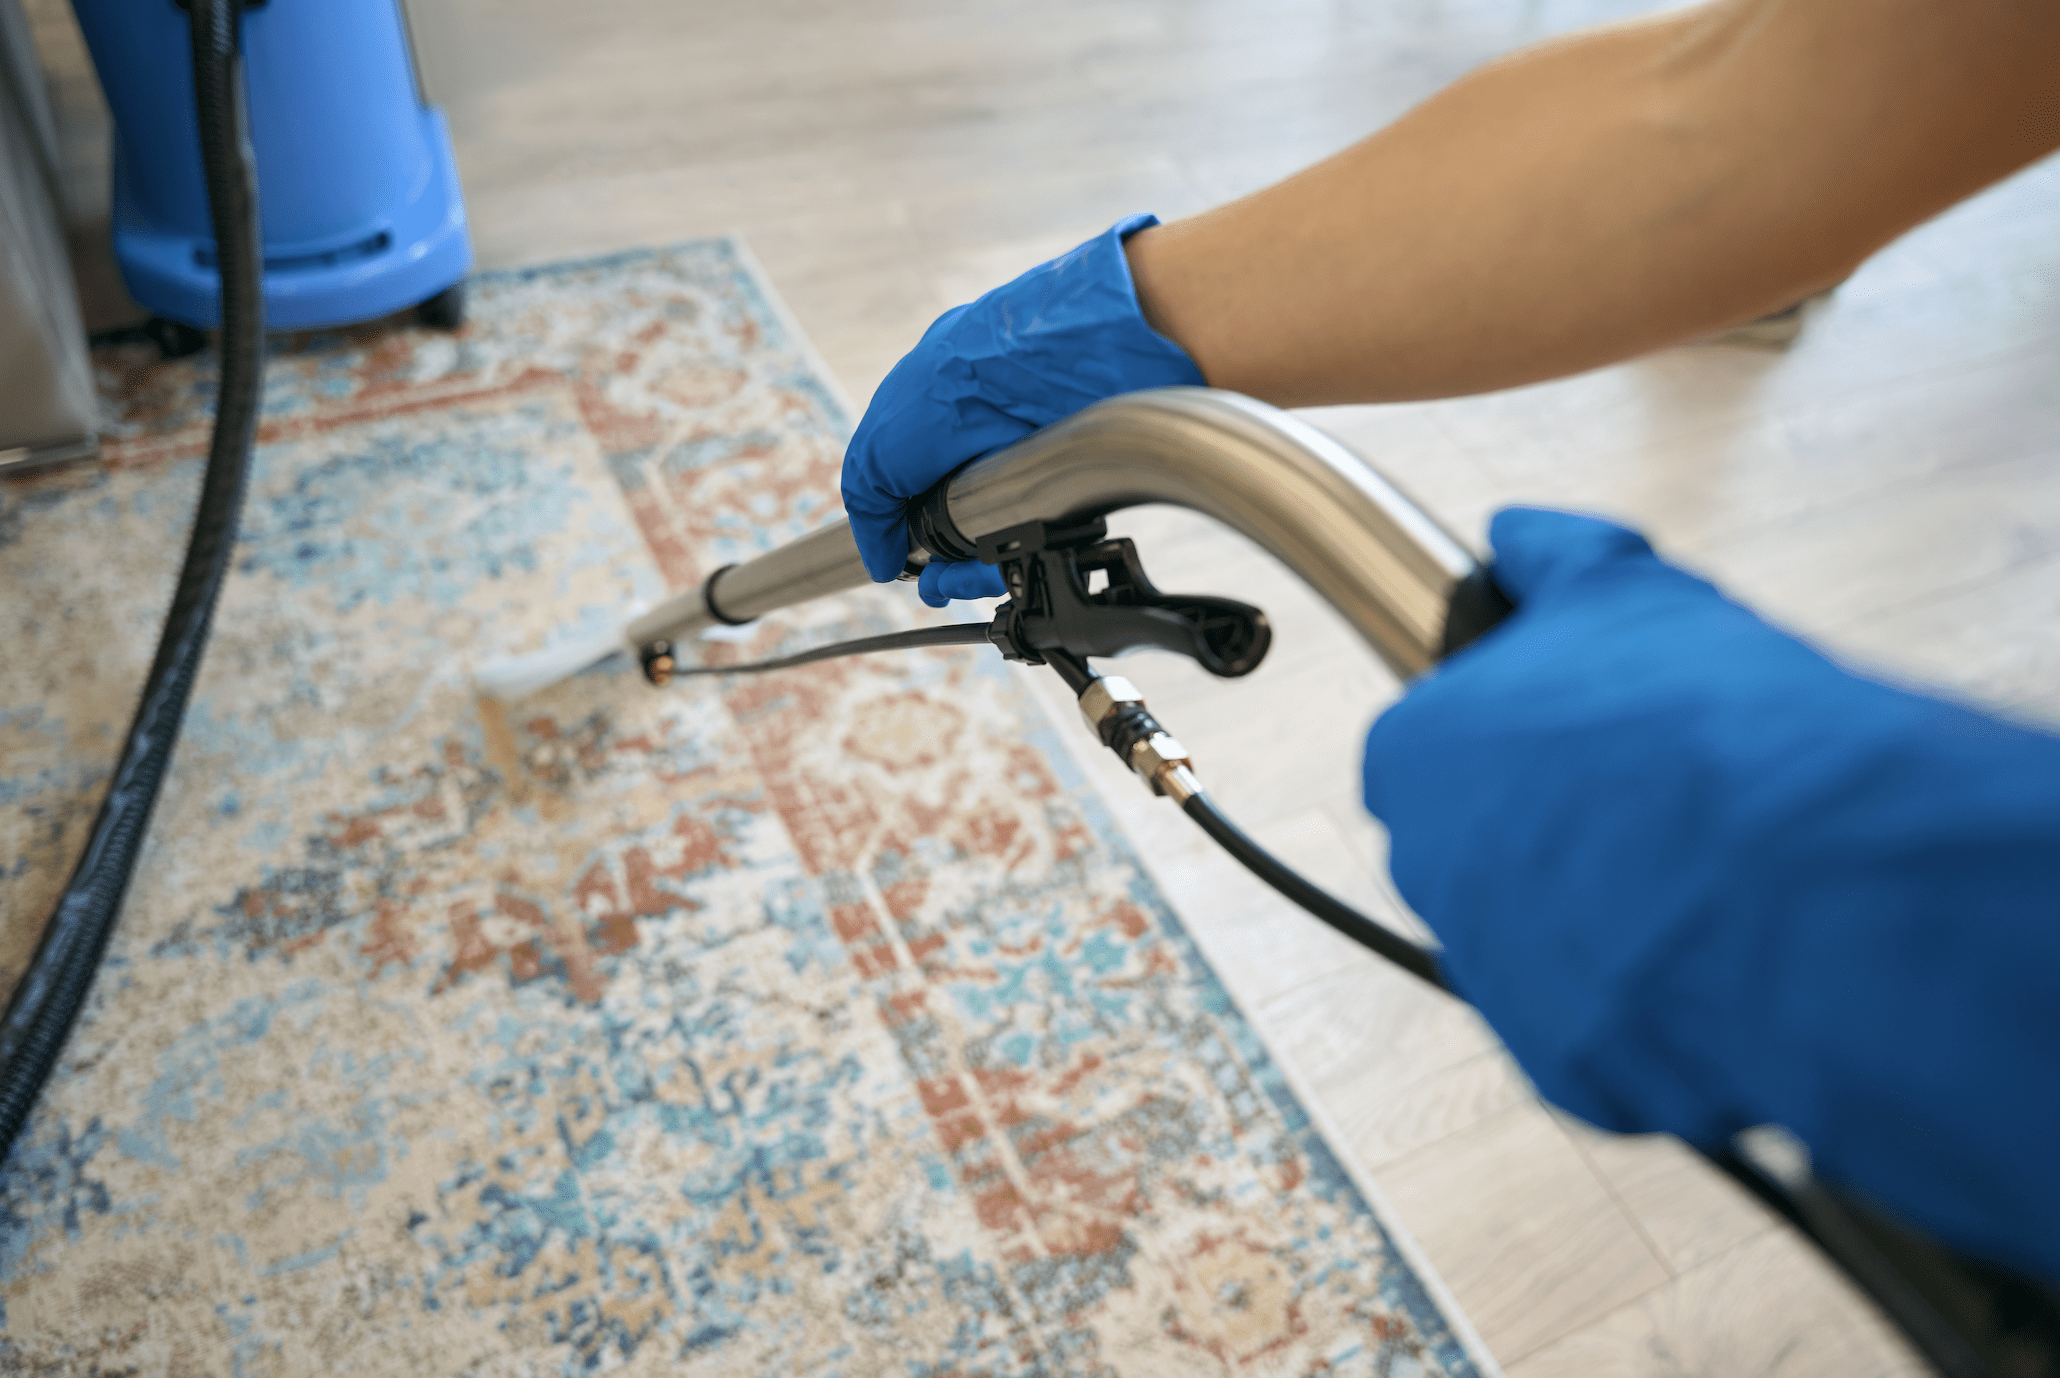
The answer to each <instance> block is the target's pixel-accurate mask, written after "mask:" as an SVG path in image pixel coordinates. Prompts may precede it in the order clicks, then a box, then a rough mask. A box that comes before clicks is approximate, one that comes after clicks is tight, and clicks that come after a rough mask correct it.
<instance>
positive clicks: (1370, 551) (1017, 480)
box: [628, 388, 1475, 678]
mask: <svg viewBox="0 0 2060 1378" xmlns="http://www.w3.org/2000/svg"><path fill="white" fill-rule="evenodd" d="M1157 502H1163V503H1171V504H1173V505H1175V506H1179V507H1187V508H1191V509H1193V510H1195V511H1197V512H1201V513H1204V514H1206V515H1208V516H1211V517H1214V518H1216V519H1217V520H1218V521H1220V522H1223V523H1224V524H1225V525H1227V526H1231V527H1234V528H1236V529H1237V530H1238V531H1241V532H1243V533H1244V534H1245V535H1247V536H1249V537H1251V538H1252V539H1253V540H1254V541H1257V542H1258V543H1259V544H1260V545H1261V546H1262V547H1264V548H1265V549H1266V550H1267V551H1269V552H1270V553H1272V554H1273V555H1274V556H1275V557H1276V558H1278V559H1279V560H1280V561H1281V562H1282V563H1283V564H1285V565H1287V567H1288V568H1290V569H1292V570H1293V571H1294V572H1295V573H1296V574H1298V575H1300V576H1301V577H1302V578H1303V579H1304V580H1306V581H1307V582H1308V583H1309V585H1310V586H1311V587H1312V588H1314V589H1315V590H1316V591H1317V592H1318V593H1319V594H1321V595H1322V596H1323V597H1324V598H1325V599H1327V600H1328V601H1329V602H1330V604H1331V605H1332V606H1333V607H1335V608H1336V609H1337V610H1338V611H1339V612H1341V613H1343V614H1344V616H1345V618H1346V620H1347V621H1349V622H1350V623H1351V624H1352V625H1353V627H1355V628H1356V629H1357V630H1358V632H1359V634H1360V635H1361V636H1362V637H1364V638H1365V639H1366V643H1367V645H1368V646H1370V647H1372V649H1373V650H1374V652H1375V653H1376V654H1377V655H1379V656H1380V658H1381V659H1382V660H1383V661H1385V662H1386V663H1387V664H1388V666H1389V668H1391V669H1392V670H1394V672H1395V673H1396V674H1397V675H1400V676H1402V677H1404V678H1408V677H1411V676H1414V675H1417V674H1420V673H1422V672H1423V671H1424V670H1426V669H1428V668H1429V667H1430V666H1431V665H1432V664H1433V663H1434V662H1435V661H1436V660H1437V658H1438V651H1439V645H1440V639H1441V638H1442V636H1443V634H1444V627H1445V617H1446V609H1447V607H1448V606H1449V604H1450V601H1451V596H1452V589H1453V587H1454V586H1455V585H1456V584H1457V583H1458V582H1459V581H1460V580H1461V579H1463V578H1465V577H1466V575H1467V574H1468V573H1470V572H1471V571H1472V570H1473V568H1474V566H1475V559H1474V556H1473V554H1472V552H1471V551H1469V550H1468V549H1467V548H1466V547H1465V546H1464V545H1463V544H1461V543H1460V542H1459V541H1458V540H1457V539H1456V538H1455V537H1453V536H1452V535H1451V534H1450V533H1448V532H1447V531H1446V530H1445V529H1444V528H1443V527H1441V526H1439V525H1438V524H1437V522H1435V521H1434V520H1432V519H1431V518H1430V517H1429V516H1427V515H1426V514H1425V513H1424V512H1423V510H1422V509H1420V508H1419V507H1417V506H1416V505H1415V504H1414V503H1412V502H1411V501H1410V500H1409V499H1408V498H1406V497H1404V496H1403V495H1402V494H1401V493H1400V492H1399V491H1398V490H1396V488H1395V487H1394V486H1393V485H1392V484H1390V483H1388V482H1387V480H1385V479H1383V478H1382V477H1381V476H1380V475H1379V474H1378V473H1376V472H1374V470H1373V468H1372V467H1371V466H1369V465H1368V464H1367V463H1366V462H1365V461H1364V460H1362V459H1360V458H1359V457H1358V456H1356V455H1354V454H1353V453H1351V451H1349V450H1347V449H1345V447H1344V446H1342V445H1340V444H1338V443H1337V442H1336V441H1335V440H1332V439H1331V438H1330V437H1329V436H1326V435H1324V434H1323V433H1322V432H1320V431H1318V430H1316V429H1315V428H1314V427H1312V426H1309V425H1307V424H1305V423H1303V422H1301V421H1298V420H1296V419H1295V418H1294V417H1292V416H1289V415H1288V414H1287V413H1285V412H1283V411H1279V410H1277V409H1276V408H1273V407H1269V406H1267V405H1266V404H1265V403H1263V402H1255V401H1253V400H1252V399H1250V398H1248V397H1241V396H1239V395H1238V394H1236V393H1230V392H1219V391H1215V390H1212V389H1209V388H1159V389H1155V390H1152V391H1149V392H1133V393H1126V394H1124V395H1123V396H1121V397H1113V398H1110V399H1109V400H1107V401H1105V402H1098V403H1096V404H1095V405H1094V406H1092V407H1089V408H1087V409H1086V410H1085V411H1081V412H1078V413H1076V414H1075V415H1073V416H1070V417H1068V418H1066V419H1065V420H1063V421H1060V422H1057V423H1056V424H1054V425H1051V426H1047V427H1045V428H1044V429H1043V430H1041V431H1038V432H1037V433H1036V434H1034V435H1031V436H1028V437H1026V438H1024V439H1023V440H1021V441H1019V442H1017V443H1016V444H1014V445H1011V446H1009V447H1008V448H1007V449H1005V450H998V451H996V452H995V453H993V454H991V455H988V456H987V457H985V458H984V459H980V460H976V461H974V462H973V463H972V464H969V465H967V466H966V467H965V468H964V469H962V470H960V471H959V473H958V474H956V475H955V476H954V477H953V478H952V479H951V481H950V483H949V484H948V485H947V486H946V490H945V515H946V516H947V517H948V518H949V521H950V524H951V526H953V527H955V528H956V529H957V532H958V533H959V534H960V535H962V536H963V537H965V538H966V543H967V545H968V546H971V545H974V544H977V543H978V542H979V541H980V540H981V539H982V538H983V537H986V536H991V535H994V534H995V533H997V532H1001V531H1005V530H1007V529H1008V528H1010V527H1013V526H1020V525H1022V524H1023V523H1025V522H1031V521H1053V522H1056V521H1064V520H1068V519H1085V518H1088V517H1098V516H1105V515H1107V514H1108V513H1111V512H1115V511H1119V510H1121V509H1123V508H1126V507H1136V506H1140V505H1143V504H1145V503H1157ZM933 553H936V552H930V551H918V552H917V553H916V554H915V558H916V559H917V560H918V561H920V560H923V559H927V558H928V557H929V556H930V555H931V554H933ZM866 582H867V576H866V572H865V566H864V565H863V564H862V563H861V562H860V560H859V557H858V547H857V546H856V545H855V544H854V543H853V542H852V539H851V532H850V528H849V526H848V525H847V524H846V523H844V522H839V523H837V524H836V525H835V526H831V527H825V528H823V529H822V530H820V531H816V532H812V533H811V534H809V535H807V536H805V537H803V538H802V539H800V540H799V541H796V542H794V543H793V544H791V545H788V546H784V547H782V548H781V549H778V550H774V551H771V552H769V553H767V554H765V555H761V556H759V557H758V558H756V559H754V560H751V561H749V562H748V563H746V564H742V565H737V566H734V567H732V568H729V569H727V570H723V571H720V572H718V573H717V574H716V575H715V576H714V577H713V578H711V579H710V580H709V581H708V583H707V585H706V586H705V587H704V588H703V589H702V590H699V591H696V592H692V593H687V594H683V595H681V596H680V597H678V598H675V599H673V600H672V601H671V602H669V603H667V604H665V605H664V606H662V607H659V608H657V609H654V610H653V611H652V612H650V613H648V614H646V615H645V616H644V617H642V618H640V619H638V621H637V622H635V623H634V624H632V626H631V627H630V629H629V634H628V635H629V639H630V641H631V643H632V644H633V645H634V646H637V647H642V646H644V645H646V644H648V643H650V642H652V641H654V640H658V639H666V640H671V641H678V640H681V639H683V638H685V637H687V636H690V635H692V634H693V633H695V632H697V631H700V630H702V629H704V628H706V627H709V626H712V625H715V624H716V623H718V622H745V621H749V620H751V619H753V618H756V617H761V616H763V615H765V614H766V613H769V612H772V611H774V610H776V609H778V608H783V607H787V606H790V605H792V604H794V603H798V602H802V601H805V600H807V599H809V598H816V597H821V596H822V595H824V594H828V593H836V592H839V591H841V590H844V589H848V588H857V587H859V586H861V585H863V584H865V583H866Z"/></svg>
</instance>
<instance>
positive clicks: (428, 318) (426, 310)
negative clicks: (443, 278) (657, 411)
mask: <svg viewBox="0 0 2060 1378" xmlns="http://www.w3.org/2000/svg"><path fill="white" fill-rule="evenodd" d="M415 319H416V320H418V321H420V322H422V324H424V325H426V326H428V327H430V328H431V329H432V330H456V329H457V328H458V327H459V326H461V325H463V324H465V284H464V282H463V281H462V280H461V281H458V282H454V283H452V284H451V285H450V286H448V287H446V288H444V289H443V290H442V291H441V292H438V293H437V294H436V295H435V296H433V297H431V298H429V300H427V301H425V302H423V303H422V304H421V305H420V306H418V307H416V308H415Z"/></svg>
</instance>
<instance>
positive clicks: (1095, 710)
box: [1080, 675, 1202, 804]
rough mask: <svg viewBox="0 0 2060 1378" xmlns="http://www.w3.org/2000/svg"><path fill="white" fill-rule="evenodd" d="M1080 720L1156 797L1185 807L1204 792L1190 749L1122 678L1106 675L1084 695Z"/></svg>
mask: <svg viewBox="0 0 2060 1378" xmlns="http://www.w3.org/2000/svg"><path fill="white" fill-rule="evenodd" d="M1080 716H1081V717H1083V718H1085V719H1087V726H1088V728H1089V730H1090V731H1092V732H1093V733H1094V735H1095V736H1097V737H1099V738H1101V743H1102V745H1103V746H1105V747H1107V748H1108V749H1109V750H1111V751H1113V752H1115V753H1116V758H1117V759H1118V760H1120V761H1122V762H1123V764H1125V765H1127V766H1129V767H1130V768H1131V769H1132V770H1133V771H1135V772H1137V775H1138V777H1139V778H1140V779H1142V780H1143V781H1144V782H1145V783H1146V784H1148V785H1150V786H1151V787H1152V793H1153V794H1162V795H1165V796H1166V797H1168V798H1170V799H1171V800H1172V801H1173V802H1174V803H1176V804H1185V803H1186V802H1187V801H1188V800H1189V799H1192V798H1193V797H1194V796H1195V795H1197V794H1200V793H1201V792H1202V782H1201V781H1200V780H1199V779H1197V778H1196V776H1195V773H1194V758H1193V757H1191V756H1189V755H1188V754H1187V748H1186V747H1184V746H1182V745H1181V744H1180V740H1179V739H1178V738H1177V737H1175V736H1174V735H1173V734H1172V733H1171V732H1168V731H1167V730H1166V729H1165V728H1164V727H1162V726H1160V725H1159V721H1158V719H1156V718H1154V717H1153V716H1152V715H1151V711H1150V710H1149V709H1147V708H1146V707H1145V706H1144V695H1143V694H1141V693H1139V692H1138V689H1137V686H1136V685H1134V684H1132V683H1131V682H1130V681H1129V680H1127V679H1125V678H1123V676H1121V675H1103V676H1100V677H1098V678H1096V679H1094V680H1091V681H1089V683H1088V685H1087V687H1086V688H1085V689H1083V690H1081V691H1080Z"/></svg>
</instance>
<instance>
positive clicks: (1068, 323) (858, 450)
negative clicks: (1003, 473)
mask: <svg viewBox="0 0 2060 1378" xmlns="http://www.w3.org/2000/svg"><path fill="white" fill-rule="evenodd" d="M1158 223H1159V222H1158V219H1157V218H1156V217H1155V216H1150V215H1133V216H1131V217H1129V218H1128V219H1126V220H1122V221H1119V222H1118V223H1117V224H1116V225H1115V226H1114V227H1113V228H1111V229H1110V230H1109V231H1108V232H1107V233H1105V234H1101V235H1097V236H1096V237H1095V238H1093V239H1090V240H1088V241H1087V242H1086V243H1085V244H1082V245H1081V246H1080V247H1079V248H1077V249H1074V250H1072V251H1071V252H1070V253H1065V254H1061V255H1059V257H1057V258H1055V259H1053V260H1052V261H1051V262H1049V263H1045V264H1042V265H1040V266H1038V267H1036V268H1032V269H1031V270H1030V271H1029V272H1027V273H1025V274H1023V275H1022V276H1021V277H1019V278H1017V279H1016V280H1015V281H1014V282H1011V283H1008V284H1007V285H1006V286H1002V287H997V288H995V289H994V290H993V291H992V292H989V293H988V294H987V295H986V296H984V297H981V298H980V299H979V300H978V301H975V302H972V303H971V304H969V305H966V306H961V307H957V308H956V309H954V310H951V311H947V312H945V313H944V314H943V315H942V316H939V317H938V318H937V320H936V322H935V323H934V324H932V325H931V327H930V328H929V329H928V330H927V331H925V332H923V338H922V339H921V340H920V341H918V342H917V344H916V347H915V348H914V349H912V350H910V351H909V353H908V355H907V356H906V357H905V358H903V359H902V361H901V362H900V363H898V364H896V365H895V366H894V369H893V371H892V372H890V373H889V374H888V375H887V378H886V381H885V382H883V383H881V384H880V388H879V391H878V392H876V393H874V394H873V400H872V404H871V405H870V406H868V407H867V408H866V413H865V417H864V418H863V419H862V420H861V421H860V422H859V423H858V430H857V431H856V432H854V433H853V435H852V437H851V445H850V448H849V449H847V450H846V451H845V453H844V510H845V511H846V512H847V513H848V514H849V515H850V517H851V530H852V534H853V535H854V536H856V537H857V538H858V550H859V554H860V555H862V556H863V557H864V558H865V566H866V570H867V572H868V573H870V574H871V575H872V576H873V578H874V579H875V580H876V581H878V582H881V583H885V582H886V581H887V580H889V579H892V578H894V577H895V576H896V575H898V574H900V573H901V569H902V566H903V564H904V563H905V562H906V561H907V557H908V524H907V522H906V520H905V518H904V511H905V508H906V502H907V500H908V499H909V498H912V497H916V496H918V495H919V494H921V493H923V492H925V491H927V490H928V489H929V487H930V485H932V484H934V483H935V482H937V480H938V479H941V478H943V477H944V476H945V475H946V474H948V473H950V472H951V471H952V470H954V469H956V468H958V467H959V466H960V465H961V464H964V463H965V462H966V461H967V460H970V459H977V458H978V457H979V456H981V455H984V454H986V453H988V452H989V451H991V450H998V449H1000V448H1002V447H1003V446H1005V445H1008V444H1010V443H1012V442H1014V441H1017V440H1020V439H1022V438H1023V437H1024V436H1026V435H1028V434H1029V433H1030V432H1032V431H1034V430H1036V429H1037V428H1038V427H1040V426H1048V425H1050V424H1051V423H1052V422H1054V421H1057V420H1060V419H1061V418H1063V417H1067V416H1071V415H1072V414H1073V413H1074V412H1076V411H1079V410H1080V409H1081V408H1082V407H1085V406H1087V405H1089V404H1090V403H1094V402H1099V401H1100V400H1101V399H1103V398H1104V397H1113V396H1115V395H1116V394H1117V393H1122V392H1135V391H1137V390H1138V389H1140V388H1155V387H1170V386H1174V385H1176V384H1189V385H1199V384H1200V383H1201V382H1202V374H1201V370H1200V369H1198V368H1196V367H1195V365H1194V361H1193V360H1192V359H1189V358H1188V357H1187V354H1186V353H1185V352H1184V351H1183V350H1182V349H1181V348H1180V346H1179V345H1176V344H1174V343H1173V342H1172V341H1171V340H1169V339H1167V338H1166V337H1165V336H1163V335H1160V334H1158V333H1157V332H1156V331H1154V330H1153V329H1152V328H1151V327H1150V326H1149V325H1147V324H1145V319H1144V315H1143V313H1142V312H1141V311H1140V310H1139V308H1138V304H1137V291H1136V289H1135V288H1134V287H1132V285H1131V282H1130V265H1129V262H1128V261H1127V260H1126V259H1125V258H1124V257H1123V241H1124V240H1126V239H1128V238H1129V237H1130V236H1131V235H1133V234H1135V233H1137V231H1139V230H1142V229H1144V228H1145V227H1147V226H1149V225H1156V224H1158ZM917 587H918V590H919V592H920V593H921V594H922V598H923V601H924V602H925V603H928V604H929V605H930V606H932V607H943V606H944V604H945V603H947V602H949V601H950V600H951V599H953V598H989V597H998V596H1000V594H1001V593H1002V591H1003V590H1002V586H1001V575H1000V572H999V571H997V570H996V569H994V568H993V567H992V566H991V565H982V564H977V563H971V562H968V563H964V564H948V563H945V562H942V561H940V562H937V563H933V564H931V565H930V566H929V567H928V568H926V569H925V570H924V571H923V574H922V578H921V581H920V583H919V584H918V586H917Z"/></svg>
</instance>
